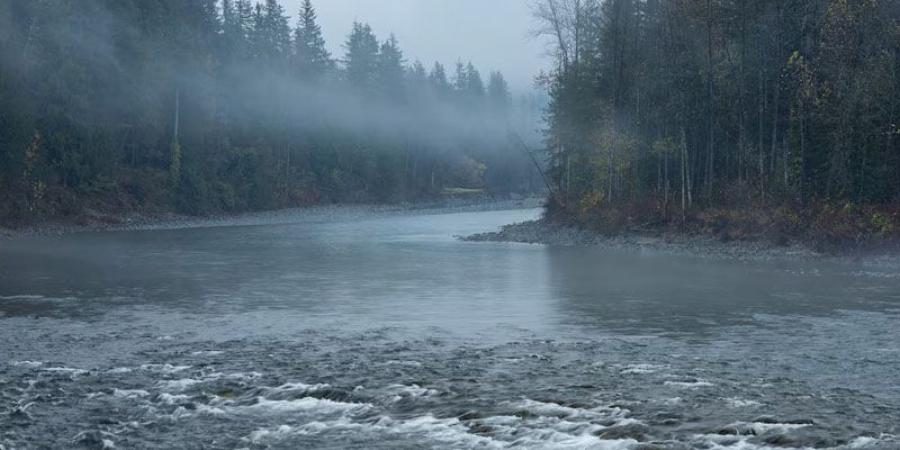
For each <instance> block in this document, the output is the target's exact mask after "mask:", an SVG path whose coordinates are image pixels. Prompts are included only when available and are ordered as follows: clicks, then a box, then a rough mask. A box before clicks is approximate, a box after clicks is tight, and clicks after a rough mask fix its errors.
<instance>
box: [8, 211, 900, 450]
mask: <svg viewBox="0 0 900 450" xmlns="http://www.w3.org/2000/svg"><path fill="white" fill-rule="evenodd" d="M537 214H538V212H537V211H535V210H519V211H498V212H478V213H457V214H434V213H432V214H429V213H420V214H408V213H407V214H389V213H359V212H358V211H356V210H352V209H347V210H340V209H339V210H331V211H330V212H327V213H323V212H310V213H308V214H298V216H297V217H295V218H292V219H291V220H288V221H282V222H287V223H279V224H265V223H259V224H256V225H254V226H222V227H215V228H194V229H180V230H157V231H136V232H114V233H113V232H110V233H85V234H76V235H69V236H64V237H48V238H28V239H17V240H12V241H6V242H0V449H6V450H10V449H19V448H166V449H170V448H191V449H193V448H250V449H255V448H288V449H290V448H336V449H337V448H340V449H343V448H366V449H368V448H409V449H413V448H415V449H418V448H510V447H511V448H596V449H629V450H631V449H635V450H637V449H640V450H650V449H691V448H700V449H735V450H737V449H767V448H838V449H845V448H846V449H855V448H860V449H897V448H900V440H898V437H897V435H900V265H898V263H897V261H896V260H891V259H886V260H880V261H875V260H861V261H844V260H817V261H810V260H794V261H791V260H783V261H779V260H775V261H771V260H770V261H758V262H752V261H750V262H748V261H735V260H721V259H719V260H713V259H706V258H699V257H692V256H671V255H660V254H647V253H640V252H634V251H629V252H626V251H618V252H617V251H612V250H608V249H599V248H546V247H541V246H528V245H517V244H490V243H488V244H485V243H465V242H461V241H458V240H456V239H455V238H454V236H455V235H466V234H471V233H476V232H483V231H491V230H493V229H495V228H496V227H498V226H499V225H502V224H506V223H511V222H516V221H521V220H525V219H529V218H532V217H534V216H536V215H537Z"/></svg>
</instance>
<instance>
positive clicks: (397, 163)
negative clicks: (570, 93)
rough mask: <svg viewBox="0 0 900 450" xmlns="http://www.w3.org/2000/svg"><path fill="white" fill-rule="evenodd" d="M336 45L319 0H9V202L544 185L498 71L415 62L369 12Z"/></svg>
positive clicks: (298, 197)
mask: <svg viewBox="0 0 900 450" xmlns="http://www.w3.org/2000/svg"><path fill="white" fill-rule="evenodd" d="M344 49H345V54H344V55H342V56H341V57H337V58H336V57H335V56H333V55H331V54H330V53H329V51H328V50H327V47H326V45H325V41H324V39H323V36H322V30H321V29H320V27H319V25H318V24H317V22H316V12H315V10H314V9H313V6H312V5H311V4H310V2H309V1H306V2H305V3H304V5H303V6H302V8H301V11H300V12H299V14H298V17H297V19H296V20H291V19H289V17H288V16H287V14H286V12H285V11H284V9H283V7H282V6H281V5H280V4H279V3H278V1H277V0H265V1H263V2H262V3H259V4H251V2H250V1H249V0H221V1H219V0H153V1H147V0H81V1H77V2H76V1H69V0H40V1H3V2H0V64H2V66H0V99H2V102H0V217H3V216H5V217H7V218H8V217H12V216H15V217H26V218H27V217H40V216H47V215H58V214H76V213H78V212H79V211H81V210H82V209H84V208H86V207H87V208H101V209H103V208H105V209H119V210H147V209H157V210H170V209H173V208H174V209H178V210H181V211H185V212H191V213H206V212H214V211H229V210H242V209H253V208H271V207H279V206H287V205H298V204H309V203H315V202H323V201H398V200H415V199H417V198H422V197H430V196H435V195H440V194H441V193H442V192H445V191H447V190H448V189H449V188H454V189H455V190H459V191H463V190H465V189H470V190H476V189H488V190H490V191H494V192H497V191H499V192H510V191H521V190H528V189H530V188H531V187H538V186H539V185H540V182H539V179H538V181H537V182H536V181H535V180H534V175H533V173H532V172H533V170H532V168H531V167H530V165H531V162H530V161H529V160H528V158H527V156H526V155H525V154H523V152H522V151H521V150H520V149H518V148H515V147H514V146H513V144H511V143H510V140H509V138H508V131H509V130H510V129H516V128H525V129H529V128H535V127H534V126H533V125H531V124H532V123H533V122H534V116H535V115H534V114H532V113H531V111H532V110H535V109H537V110H539V108H540V106H539V105H534V104H531V103H533V101H531V103H529V102H528V101H525V100H523V101H522V102H515V103H514V102H512V101H511V97H510V93H509V89H508V86H507V84H506V82H505V80H504V79H503V76H502V75H501V74H499V73H493V74H491V76H490V82H489V83H488V84H487V85H485V83H484V81H483V79H482V75H481V74H480V73H479V71H478V70H477V69H476V68H475V67H474V66H472V65H471V64H468V65H465V64H462V63H459V64H458V67H457V68H456V71H455V76H448V74H447V70H446V69H445V68H444V66H442V65H441V64H435V65H434V66H433V68H431V69H430V70H428V69H426V68H425V67H424V66H423V65H422V64H421V63H419V62H414V63H412V64H408V61H407V60H406V59H405V58H404V55H403V52H402V51H401V49H400V46H399V43H398V42H397V40H396V39H395V38H394V37H393V36H391V37H390V38H388V39H386V40H384V41H379V40H378V39H377V38H376V36H375V34H374V32H373V31H372V29H371V28H370V27H369V26H368V25H365V24H363V23H357V24H355V25H354V26H353V29H352V31H351V33H350V35H349V36H348V38H347V40H346V42H345V43H344Z"/></svg>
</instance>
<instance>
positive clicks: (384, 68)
mask: <svg viewBox="0 0 900 450" xmlns="http://www.w3.org/2000/svg"><path fill="white" fill-rule="evenodd" d="M404 64H405V63H404V60H403V51H402V50H400V44H399V43H398V42H397V38H396V37H395V36H394V35H393V34H391V36H390V37H389V38H388V40H386V41H384V43H382V44H381V51H380V52H379V53H378V75H377V77H378V84H379V88H380V89H381V91H382V93H383V95H385V97H386V98H389V99H391V100H393V101H399V100H400V99H401V97H402V96H403V89H404V81H405V80H404V72H405V71H404V68H403V67H404Z"/></svg>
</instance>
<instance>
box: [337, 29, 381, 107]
mask: <svg viewBox="0 0 900 450" xmlns="http://www.w3.org/2000/svg"><path fill="white" fill-rule="evenodd" d="M344 49H345V50H346V53H345V55H344V70H345V73H346V77H347V81H349V82H350V84H351V85H352V86H355V87H356V88H359V89H362V90H364V91H366V92H371V91H372V89H373V88H374V86H375V83H376V77H377V74H378V64H379V62H378V61H379V57H378V55H379V47H378V39H377V38H376V37H375V34H374V33H373V32H372V27H370V26H369V25H368V24H364V23H360V22H354V23H353V30H352V31H351V32H350V36H348V37H347V41H346V43H345V44H344Z"/></svg>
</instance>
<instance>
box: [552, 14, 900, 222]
mask: <svg viewBox="0 0 900 450" xmlns="http://www.w3.org/2000/svg"><path fill="white" fill-rule="evenodd" d="M535 13H536V16H537V18H538V19H539V20H540V23H541V24H542V27H543V28H542V30H541V32H542V33H544V34H546V35H548V36H550V37H552V39H553V42H554V46H553V48H554V56H555V62H556V65H555V70H554V71H553V72H552V73H550V74H547V75H546V76H545V77H544V83H545V84H546V86H547V88H548V89H549V92H550V95H551V104H550V107H549V111H548V126H547V143H548V150H549V157H550V161H551V170H550V173H551V175H552V177H553V180H554V185H555V191H556V192H555V195H554V199H555V201H554V202H553V203H554V204H555V205H556V206H557V207H558V208H561V209H563V210H566V211H568V212H569V213H570V214H571V215H573V216H574V215H578V214H587V215H590V211H596V210H601V209H615V208H617V207H618V208H620V209H627V208H628V207H631V208H633V209H636V208H638V205H640V208H643V210H644V211H650V213H648V214H644V215H645V216H655V217H656V219H662V220H665V221H675V222H678V221H683V220H684V219H685V217H686V216H689V215H690V214H691V211H696V210H699V209H710V208H720V207H764V208H773V207H787V208H791V209H793V210H802V209H804V208H818V207H829V208H830V207H833V205H837V204H843V205H850V204H856V205H859V204H869V205H887V204H891V203H894V204H896V202H897V201H898V200H900V147H898V145H900V144H898V142H900V130H898V125H897V124H898V112H900V111H898V103H900V76H898V71H900V3H898V2H896V1H885V0H787V1H785V0H541V1H540V2H538V4H537V6H536V10H535Z"/></svg>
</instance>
